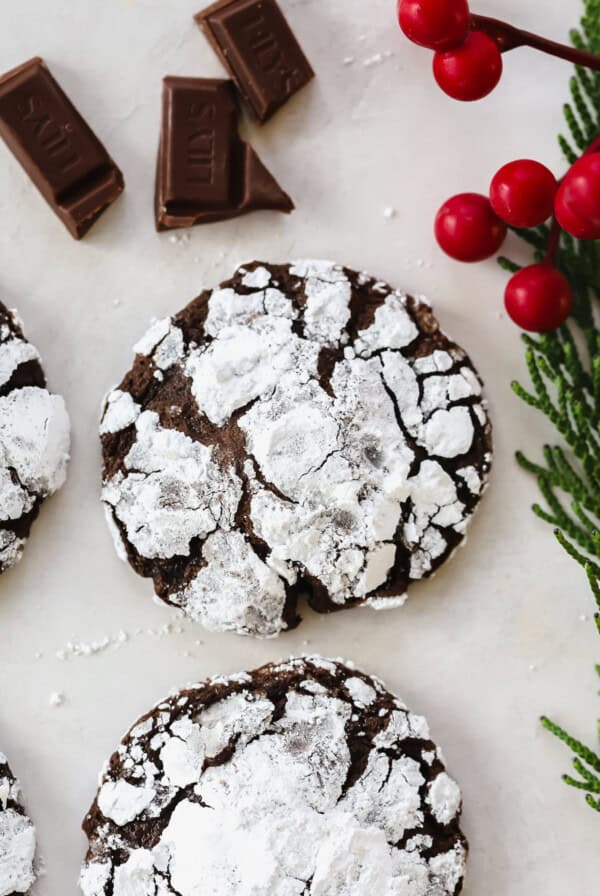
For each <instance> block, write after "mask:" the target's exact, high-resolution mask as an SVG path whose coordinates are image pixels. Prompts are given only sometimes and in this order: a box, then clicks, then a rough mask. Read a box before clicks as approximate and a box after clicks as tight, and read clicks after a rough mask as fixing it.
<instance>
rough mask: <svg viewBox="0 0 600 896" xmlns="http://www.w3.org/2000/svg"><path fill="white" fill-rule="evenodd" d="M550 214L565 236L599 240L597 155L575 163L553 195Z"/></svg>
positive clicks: (599, 166)
mask: <svg viewBox="0 0 600 896" xmlns="http://www.w3.org/2000/svg"><path fill="white" fill-rule="evenodd" d="M554 210H555V212H556V217H557V219H558V223H559V224H560V226H561V227H562V228H563V230H566V231H567V233H570V234H572V236H575V237H577V238H578V239H580V240H597V239H600V153H598V152H592V153H590V154H589V155H584V156H582V158H581V159H579V160H578V161H577V162H575V164H574V165H573V167H572V168H571V169H570V171H568V172H567V174H566V175H565V179H564V180H563V182H562V184H561V185H560V188H559V190H558V193H557V194H556V201H555V203H554Z"/></svg>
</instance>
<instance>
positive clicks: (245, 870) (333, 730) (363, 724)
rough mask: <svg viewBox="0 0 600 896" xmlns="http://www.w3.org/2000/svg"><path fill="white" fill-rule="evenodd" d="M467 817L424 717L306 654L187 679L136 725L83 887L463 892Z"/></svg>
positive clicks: (246, 894)
mask: <svg viewBox="0 0 600 896" xmlns="http://www.w3.org/2000/svg"><path fill="white" fill-rule="evenodd" d="M115 794H118V795H119V799H118V800H117V803H118V805H115ZM124 819H129V820H128V821H124ZM459 819H460V792H459V790H458V787H457V785H456V784H455V782H454V781H452V779H451V778H450V777H449V776H448V774H447V773H446V771H445V769H444V766H443V764H442V763H441V761H440V759H439V756H438V751H437V749H436V747H435V745H434V744H433V743H432V742H431V740H430V739H429V732H428V729H427V726H426V723H425V722H424V720H423V719H422V718H421V717H418V716H413V715H412V714H411V713H410V712H409V711H408V710H407V709H405V708H404V706H403V705H402V704H401V702H400V701H398V700H396V699H395V698H394V697H393V696H392V695H390V694H389V693H388V692H387V691H386V690H385V688H384V686H383V685H382V684H381V682H379V681H377V680H374V679H371V678H368V677H367V676H365V675H364V674H363V673H361V672H359V671H356V670H355V669H353V668H352V669H350V668H348V666H346V665H344V664H343V663H342V661H331V660H323V659H322V658H320V657H306V658H303V659H294V660H290V661H288V662H286V663H280V664H278V665H270V666H265V667H263V668H261V669H258V670H256V671H255V672H253V673H250V674H249V675H244V676H241V677H240V676H232V677H230V678H223V677H219V678H216V679H212V680H209V681H207V682H204V683H203V684H201V685H197V686H195V687H191V688H189V689H187V690H185V691H183V692H181V693H180V694H176V695H175V696H173V697H171V698H170V699H169V700H167V701H164V702H163V703H161V704H159V705H158V706H157V707H156V708H155V709H154V710H153V711H152V712H151V713H149V714H148V715H147V716H145V717H144V718H143V719H142V720H141V722H140V723H138V724H137V725H136V726H134V728H133V729H132V731H131V732H130V733H129V735H127V736H126V737H125V738H124V740H123V742H122V744H121V746H120V748H119V750H118V751H117V753H115V754H114V756H113V757H112V758H111V760H110V763H109V764H108V766H107V771H106V772H105V773H104V774H103V776H102V779H101V782H100V789H99V792H98V797H97V800H96V801H95V802H94V804H93V805H92V807H91V809H90V812H89V813H88V816H87V817H86V819H85V822H84V830H85V831H86V833H87V835H88V838H89V851H88V854H87V857H86V862H85V864H84V866H83V869H82V874H81V878H80V887H81V890H82V892H83V894H84V896H108V894H111V896H131V894H135V896H158V894H160V896H171V894H177V896H197V894H198V893H200V892H210V893H211V894H213V896H350V894H351V896H371V894H372V893H377V894H380V896H434V894H435V896H456V894H458V893H459V892H460V891H461V888H462V880H463V876H464V870H465V863H466V855H467V845H466V841H465V839H464V837H463V835H462V834H461V831H460V827H459Z"/></svg>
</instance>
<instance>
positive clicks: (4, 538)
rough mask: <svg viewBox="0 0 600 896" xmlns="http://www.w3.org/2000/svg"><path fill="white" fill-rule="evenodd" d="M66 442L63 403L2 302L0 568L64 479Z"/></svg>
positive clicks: (17, 554)
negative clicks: (51, 387) (51, 391)
mask: <svg viewBox="0 0 600 896" xmlns="http://www.w3.org/2000/svg"><path fill="white" fill-rule="evenodd" d="M69 445H70V424H69V417H68V415H67V410H66V408H65V403H64V401H63V399H62V398H61V397H60V396H59V395H52V394H51V393H50V392H49V391H48V389H47V388H46V379H45V376H44V372H43V370H42V366H41V361H40V356H39V354H38V351H37V349H36V348H35V347H34V346H33V345H31V343H29V342H27V340H26V339H25V337H24V335H23V330H22V328H21V325H20V323H19V321H18V320H17V318H16V316H15V315H14V314H13V313H12V312H10V311H9V310H8V309H7V308H5V306H4V305H2V303H0V573H2V572H4V570H6V569H8V568H9V567H10V566H13V565H14V564H15V563H17V562H18V561H19V560H20V559H21V556H22V554H23V550H24V547H25V543H26V541H27V538H28V537H29V533H30V531H31V527H32V525H33V522H34V521H35V518H36V517H37V515H38V513H39V510H40V506H41V504H42V502H43V501H44V499H45V498H47V497H48V496H49V495H52V494H53V493H54V492H55V491H57V490H58V489H59V488H61V486H62V485H63V484H64V482H65V479H66V476H67V464H68V461H69Z"/></svg>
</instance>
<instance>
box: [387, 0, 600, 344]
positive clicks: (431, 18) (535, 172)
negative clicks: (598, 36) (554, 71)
mask: <svg viewBox="0 0 600 896" xmlns="http://www.w3.org/2000/svg"><path fill="white" fill-rule="evenodd" d="M398 20H399V22H400V27H401V28H402V31H403V32H404V33H405V35H406V36H407V37H408V38H409V39H410V40H412V41H413V42H414V43H416V44H419V45H420V46H423V47H427V48H428V49H430V50H433V51H434V54H435V55H434V59H433V73H434V76H435V79H436V81H437V83H438V84H439V86H440V87H441V88H442V90H443V91H444V92H445V93H447V94H448V95H449V96H451V97H453V98H454V99H457V100H464V101H470V100H479V99H482V98H483V97H485V96H487V95H488V94H489V93H491V91H492V90H493V89H494V87H495V86H496V85H497V84H498V82H499V80H500V78H501V76H502V70H503V63H502V55H501V54H502V53H504V52H506V51H508V50H513V49H515V48H516V47H521V46H529V47H533V48H535V49H536V50H541V51H542V52H544V53H549V54H551V55H553V56H557V57H559V58H561V59H566V60H569V61H571V62H575V64H578V65H580V66H586V67H588V68H592V69H595V70H597V71H600V57H598V56H594V55H592V54H590V53H585V52H583V51H581V50H578V49H575V48H573V47H567V46H564V45H562V44H557V43H555V42H553V41H549V40H546V39H545V38H543V37H540V36H539V35H537V34H532V33H531V32H528V31H521V30H519V29H518V28H515V27H513V26H512V25H509V24H508V23H506V22H500V21H498V20H497V19H491V18H488V17H487V16H479V15H474V14H472V13H471V11H470V9H469V5H468V2H467V0H398ZM549 218H552V226H551V230H550V239H549V242H548V248H547V253H546V258H545V259H544V261H543V262H542V263H540V264H534V265H530V266H529V267H526V268H523V269H522V270H520V271H519V272H518V273H516V274H515V275H514V276H513V277H512V278H511V280H510V281H509V283H508V285H507V287H506V292H505V304H506V309H507V311H508V313H509V315H510V317H511V318H512V320H513V321H514V322H515V323H516V324H517V325H518V326H520V327H522V328H523V329H525V330H530V331H533V332H538V333H544V332H548V331H550V330H554V329H556V328H557V327H559V326H561V325H562V324H563V323H564V322H565V321H566V319H567V317H568V316H569V314H570V313H571V309H572V305H573V297H572V292H571V287H570V285H569V283H568V281H567V280H566V278H565V277H564V276H563V275H562V274H561V273H560V271H559V270H557V268H556V267H555V265H554V262H555V259H556V254H557V251H558V247H559V243H560V233H561V228H562V230H564V231H566V233H568V234H570V235H571V236H574V237H576V238H577V239H580V240H596V239H600V138H598V139H597V140H595V141H594V142H593V143H592V144H591V145H590V146H589V147H588V149H587V150H586V152H585V153H584V154H583V156H582V157H581V158H580V159H578V160H577V161H576V162H575V164H574V165H573V166H572V167H571V169H570V170H569V171H568V172H567V174H566V176H565V177H564V178H563V180H562V181H561V182H560V183H558V182H557V180H556V178H555V177H554V175H553V174H552V172H551V171H549V170H548V168H546V167H545V166H544V165H541V164H540V163H539V162H535V161H532V160H530V159H519V160H517V161H514V162H510V163H509V164H508V165H504V167H502V168H501V169H500V170H499V171H498V172H497V174H496V175H495V176H494V178H493V180H492V182H491V185H490V190H489V196H483V195H481V194H479V193H461V194H460V195H458V196H453V197H452V198H451V199H449V200H448V201H447V202H445V203H444V205H443V206H442V207H441V208H440V210H439V212H438V214H437V217H436V221H435V235H436V238H437V241H438V243H439V244H440V246H441V248H442V249H443V250H444V251H445V252H446V253H447V254H448V255H450V256H451V257H452V258H455V259H457V260H458V261H466V262H474V261H482V260H483V259H485V258H489V257H490V256H492V255H494V254H495V253H496V252H497V251H498V249H499V248H500V246H501V245H502V243H503V242H504V239H505V237H506V233H507V229H508V227H509V226H510V227H516V228H526V227H539V226H541V225H542V224H544V222H546V221H547V220H548V219H549Z"/></svg>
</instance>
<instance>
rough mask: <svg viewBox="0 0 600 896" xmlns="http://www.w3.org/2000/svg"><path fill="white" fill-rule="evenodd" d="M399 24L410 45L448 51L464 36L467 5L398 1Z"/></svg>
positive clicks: (463, 0) (462, 1) (461, 0)
mask: <svg viewBox="0 0 600 896" xmlns="http://www.w3.org/2000/svg"><path fill="white" fill-rule="evenodd" d="M398 21H399V22H400V27H401V28H402V30H403V32H404V33H405V35H406V36H407V37H408V38H409V40H412V41H413V43H415V44H419V46H421V47H428V48H429V49H430V50H448V49H450V47H457V46H458V45H459V44H461V43H462V42H463V40H464V39H465V37H466V36H467V32H468V30H469V22H470V14H469V5H468V3H467V0H398Z"/></svg>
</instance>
